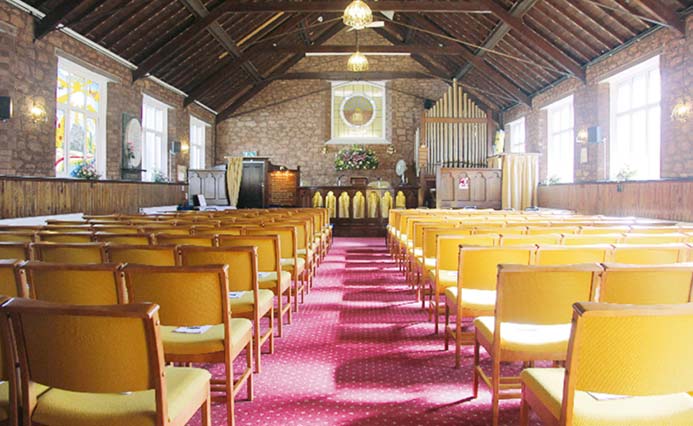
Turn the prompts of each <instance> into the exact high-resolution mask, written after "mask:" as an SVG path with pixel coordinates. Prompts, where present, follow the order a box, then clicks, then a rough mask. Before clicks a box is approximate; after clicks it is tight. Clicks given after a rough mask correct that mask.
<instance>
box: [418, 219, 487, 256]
mask: <svg viewBox="0 0 693 426" xmlns="http://www.w3.org/2000/svg"><path fill="white" fill-rule="evenodd" d="M422 232H423V245H422V249H423V255H424V257H425V258H427V259H428V258H435V257H437V255H436V251H437V245H438V238H439V237H440V236H443V235H445V236H451V237H468V236H471V234H472V229H471V228H456V227H454V225H450V226H448V225H447V224H445V225H443V224H439V225H430V226H425V227H424V229H422ZM479 237H485V236H479ZM455 253H457V249H455Z"/></svg>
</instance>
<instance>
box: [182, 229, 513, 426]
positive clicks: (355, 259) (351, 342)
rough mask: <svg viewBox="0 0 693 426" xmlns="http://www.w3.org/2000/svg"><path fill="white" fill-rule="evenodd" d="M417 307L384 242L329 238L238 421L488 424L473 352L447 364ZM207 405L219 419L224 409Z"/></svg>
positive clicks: (504, 406) (505, 404)
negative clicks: (457, 365)
mask: <svg viewBox="0 0 693 426" xmlns="http://www.w3.org/2000/svg"><path fill="white" fill-rule="evenodd" d="M420 306H421V305H420V303H416V302H414V295H413V293H412V292H411V291H410V290H409V289H408V288H407V286H406V285H405V283H404V280H403V278H402V275H401V274H400V273H398V271H397V267H396V265H395V264H394V262H393V261H392V259H391V258H390V256H389V255H388V254H387V250H386V248H385V244H384V240H383V239H376V238H358V239H356V238H337V239H335V243H334V246H333V248H332V250H331V251H330V253H329V255H328V257H327V258H326V259H325V262H324V263H323V264H322V265H321V267H320V269H319V274H318V276H317V279H316V281H315V286H314V289H313V291H312V292H311V294H310V295H309V296H308V297H307V298H306V303H305V304H304V305H302V306H301V312H299V314H298V315H296V316H294V323H293V324H292V325H291V326H288V327H287V328H285V330H286V331H285V336H284V337H283V338H281V339H278V340H277V347H276V353H275V354H274V355H266V356H263V371H262V373H261V374H259V375H256V376H255V399H254V400H253V401H252V402H250V401H246V400H242V399H241V400H237V403H236V421H237V424H238V425H263V426H269V425H282V426H291V425H311V426H318V425H350V426H360V425H364V426H365V425H404V426H408V425H470V426H473V425H490V424H491V413H490V395H489V392H488V391H487V390H486V389H485V388H484V387H483V386H482V387H481V390H480V394H479V398H478V399H476V400H470V397H471V393H472V392H471V382H472V380H471V372H472V367H471V365H472V350H471V348H465V349H464V360H463V367H462V368H461V369H459V370H456V369H454V368H453V366H454V354H453V351H452V349H451V350H450V351H449V352H444V351H443V350H442V348H443V343H442V337H441V336H435V335H433V325H432V323H429V322H428V318H427V315H426V314H425V313H424V312H423V311H422V310H421V308H420ZM482 354H483V352H482ZM482 356H483V355H482ZM215 368H217V367H215ZM243 392H244V391H242V392H241V394H239V397H240V398H244V397H245V394H244V393H243ZM212 411H213V415H214V425H215V426H217V425H218V426H222V425H226V411H225V408H224V405H223V404H215V405H213V407H212ZM518 421H519V401H514V400H511V401H501V424H503V425H516V424H518ZM197 422H199V420H197V418H196V422H195V423H194V424H195V425H197V424H199V423H197Z"/></svg>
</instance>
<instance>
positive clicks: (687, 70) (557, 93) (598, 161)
mask: <svg viewBox="0 0 693 426" xmlns="http://www.w3.org/2000/svg"><path fill="white" fill-rule="evenodd" d="M686 33H687V37H682V36H681V35H680V34H679V33H677V32H675V31H674V30H671V29H660V30H657V31H655V32H653V33H652V34H649V35H647V36H645V37H643V38H642V39H640V40H638V41H637V42H635V43H633V44H631V45H629V46H627V47H626V48H624V49H622V50H620V51H618V52H616V53H614V54H613V55H611V56H608V57H605V58H603V59H601V60H598V61H596V62H595V63H593V64H591V65H589V66H588V67H587V70H586V71H587V83H586V84H583V83H581V82H580V81H578V80H577V79H574V78H571V79H567V80H565V81H563V82H561V83H560V84H558V85H556V86H555V87H553V88H551V89H549V90H546V91H544V92H542V93H540V94H538V95H536V96H534V97H533V98H532V106H531V108H530V107H527V106H524V105H521V106H517V107H514V108H512V109H510V110H508V111H506V112H505V113H504V114H503V121H504V122H505V123H508V122H511V121H513V120H516V119H518V118H520V117H523V116H524V117H525V132H526V135H525V138H526V141H527V151H528V152H540V153H542V154H544V155H542V156H541V160H540V165H541V167H540V179H541V180H544V179H546V177H547V176H546V158H547V155H546V145H547V123H546V115H547V114H546V111H543V110H542V109H541V108H543V107H545V106H547V105H549V104H551V103H552V102H555V101H557V100H559V99H562V98H563V97H565V96H568V95H571V94H572V95H573V96H574V100H573V102H574V104H573V105H574V110H575V120H574V126H575V127H574V128H575V132H576V133H577V131H578V130H580V129H586V128H588V127H592V126H599V127H600V128H601V135H602V138H605V143H600V144H580V143H577V142H576V143H575V181H576V182H581V181H592V180H602V179H608V176H609V170H608V164H609V158H608V155H609V135H610V133H609V130H610V129H609V120H610V110H609V97H610V95H609V86H608V84H606V83H600V82H601V81H603V80H604V79H606V78H608V77H610V76H613V75H614V74H616V73H618V72H620V71H623V70H625V69H627V68H629V67H630V66H632V65H635V64H637V63H639V62H641V61H643V60H646V59H649V58H650V57H652V56H653V55H656V54H659V55H660V74H661V81H662V99H661V107H662V116H661V177H662V178H680V177H693V149H692V148H693V136H691V135H693V117H692V118H691V119H689V120H688V121H687V122H686V123H680V122H677V121H672V120H671V118H670V115H671V111H672V109H673V107H674V105H675V103H676V102H677V100H678V99H679V98H680V97H681V96H682V95H687V96H689V97H693V35H692V33H693V16H689V17H688V19H687V31H686ZM506 140H507V139H506ZM583 148H585V149H587V161H586V162H584V163H581V162H580V150H581V149H583Z"/></svg>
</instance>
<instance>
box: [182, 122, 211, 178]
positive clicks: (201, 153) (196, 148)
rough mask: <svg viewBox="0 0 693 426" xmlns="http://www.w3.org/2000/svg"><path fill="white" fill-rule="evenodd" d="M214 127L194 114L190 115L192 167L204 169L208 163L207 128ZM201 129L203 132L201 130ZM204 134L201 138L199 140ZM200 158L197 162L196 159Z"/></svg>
mask: <svg viewBox="0 0 693 426" xmlns="http://www.w3.org/2000/svg"><path fill="white" fill-rule="evenodd" d="M208 127H212V126H211V125H210V124H209V123H207V122H204V121H202V120H200V119H199V118H197V117H195V116H194V115H191V116H190V147H189V148H190V149H189V151H188V153H189V155H190V168H191V169H204V168H205V165H206V161H205V159H206V158H205V155H206V149H205V148H206V145H207V128H208ZM200 130H201V132H200ZM200 133H201V134H202V136H201V140H198V138H199V137H200ZM196 159H199V162H197V163H195V162H194V160H196Z"/></svg>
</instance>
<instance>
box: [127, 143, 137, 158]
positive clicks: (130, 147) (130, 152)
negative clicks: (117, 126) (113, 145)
mask: <svg viewBox="0 0 693 426" xmlns="http://www.w3.org/2000/svg"><path fill="white" fill-rule="evenodd" d="M125 156H126V157H127V159H128V160H134V159H135V142H133V141H127V143H126V144H125Z"/></svg>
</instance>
